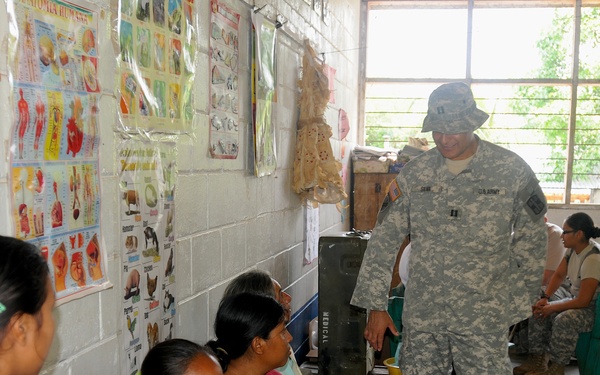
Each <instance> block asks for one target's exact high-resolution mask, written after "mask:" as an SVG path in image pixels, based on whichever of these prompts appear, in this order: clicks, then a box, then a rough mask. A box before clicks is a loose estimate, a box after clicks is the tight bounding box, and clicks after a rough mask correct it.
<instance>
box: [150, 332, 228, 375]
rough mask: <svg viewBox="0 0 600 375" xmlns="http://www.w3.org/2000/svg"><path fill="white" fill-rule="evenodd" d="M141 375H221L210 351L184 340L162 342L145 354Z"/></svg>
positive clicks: (219, 368) (221, 372)
mask: <svg viewBox="0 0 600 375" xmlns="http://www.w3.org/2000/svg"><path fill="white" fill-rule="evenodd" d="M141 373H142V375H223V371H222V370H221V366H220V365H219V362H218V361H217V359H216V357H215V356H214V353H213V352H212V350H210V349H209V348H207V347H205V346H201V345H198V344H196V343H195V342H192V341H189V340H185V339H172V340H167V341H163V342H161V343H159V344H157V345H156V346H154V347H153V348H152V349H150V351H149V352H148V353H147V354H146V357H145V358H144V361H143V362H142V368H141Z"/></svg>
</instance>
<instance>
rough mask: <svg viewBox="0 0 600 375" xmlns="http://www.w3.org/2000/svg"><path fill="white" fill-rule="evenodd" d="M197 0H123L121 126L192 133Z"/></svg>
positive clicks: (118, 78) (118, 79)
mask: <svg viewBox="0 0 600 375" xmlns="http://www.w3.org/2000/svg"><path fill="white" fill-rule="evenodd" d="M196 25H197V16H196V14H195V11H194V0H152V1H151V0H138V1H129V0H120V1H119V13H118V19H117V31H118V32H117V34H118V41H117V42H118V45H119V48H120V53H119V54H118V56H117V67H118V72H117V74H116V82H115V90H116V96H117V98H118V101H119V111H118V112H119V124H118V126H119V127H120V130H121V131H125V132H128V133H134V134H135V133H143V134H153V133H154V134H191V130H192V119H193V116H194V111H193V103H192V91H193V82H194V74H195V68H194V63H195V59H196V57H195V54H196V49H195V46H196V40H195V38H196V34H197V30H195V29H196V27H197V26H196Z"/></svg>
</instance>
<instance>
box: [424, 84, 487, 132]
mask: <svg viewBox="0 0 600 375" xmlns="http://www.w3.org/2000/svg"><path fill="white" fill-rule="evenodd" d="M489 117H490V116H489V115H488V114H487V113H485V112H483V111H482V110H480V109H479V108H477V106H476V104H475V99H473V93H472V92H471V89H470V88H469V86H467V85H466V84H465V83H463V82H452V83H446V84H444V85H441V86H440V87H438V88H437V89H435V90H433V92H432V93H431V95H430V96H429V103H428V110H427V116H425V120H423V129H422V130H421V131H422V132H423V133H425V132H430V131H436V132H441V133H444V134H456V133H466V132H470V131H474V130H476V129H478V128H479V127H480V126H481V125H483V123H484V122H486V121H487V119H488V118H489Z"/></svg>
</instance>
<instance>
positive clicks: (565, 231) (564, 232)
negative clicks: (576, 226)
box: [562, 230, 577, 234]
mask: <svg viewBox="0 0 600 375" xmlns="http://www.w3.org/2000/svg"><path fill="white" fill-rule="evenodd" d="M575 232H577V231H576V230H563V232H562V234H569V233H575Z"/></svg>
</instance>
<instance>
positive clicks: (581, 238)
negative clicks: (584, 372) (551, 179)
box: [513, 212, 600, 375]
mask: <svg viewBox="0 0 600 375" xmlns="http://www.w3.org/2000/svg"><path fill="white" fill-rule="evenodd" d="M596 237H600V228H597V227H595V226H594V222H593V221H592V219H591V218H590V217H589V216H588V215H587V214H585V213H583V212H578V213H575V214H573V215H571V216H569V217H568V218H567V219H566V220H565V222H564V224H563V232H562V240H563V243H564V245H565V247H566V248H567V251H566V253H565V256H564V258H563V259H562V261H561V263H560V265H559V266H558V268H557V269H556V271H555V272H554V274H553V275H552V278H551V279H550V282H549V283H548V286H547V287H546V290H545V291H544V292H543V293H542V296H541V298H540V300H539V301H537V302H536V304H535V305H534V306H533V316H532V317H531V318H530V319H529V346H530V347H529V352H530V353H531V354H532V355H531V357H530V359H528V361H526V362H525V363H524V364H523V365H521V366H518V367H516V368H514V369H513V373H514V374H517V375H522V374H528V375H540V374H545V375H549V374H564V370H565V366H566V365H567V364H568V363H569V361H570V359H571V355H572V354H573V352H574V351H575V347H576V345H577V340H578V338H579V333H581V332H589V331H591V330H592V327H593V324H594V315H595V306H596V299H597V297H598V292H599V288H598V282H599V281H600V251H599V249H598V248H597V244H596V243H595V242H592V241H590V238H596ZM565 277H567V278H568V279H569V281H570V282H571V288H570V294H571V295H570V296H569V297H568V298H563V299H559V300H553V301H551V302H549V301H548V299H549V298H550V296H552V295H553V294H554V292H555V291H556V290H557V289H558V288H559V287H560V285H561V283H562V282H563V280H564V279H565ZM548 361H550V362H549V363H548Z"/></svg>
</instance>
